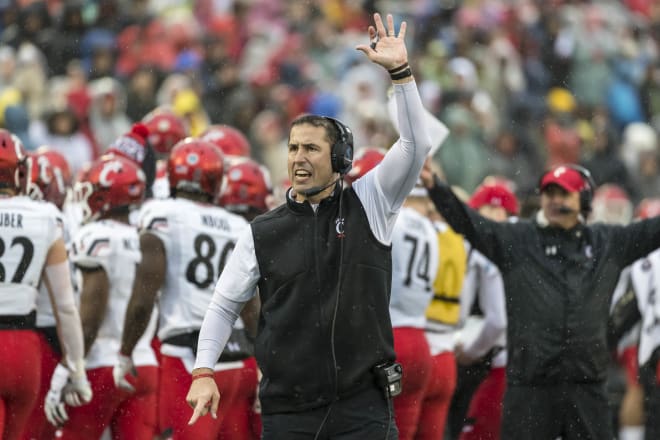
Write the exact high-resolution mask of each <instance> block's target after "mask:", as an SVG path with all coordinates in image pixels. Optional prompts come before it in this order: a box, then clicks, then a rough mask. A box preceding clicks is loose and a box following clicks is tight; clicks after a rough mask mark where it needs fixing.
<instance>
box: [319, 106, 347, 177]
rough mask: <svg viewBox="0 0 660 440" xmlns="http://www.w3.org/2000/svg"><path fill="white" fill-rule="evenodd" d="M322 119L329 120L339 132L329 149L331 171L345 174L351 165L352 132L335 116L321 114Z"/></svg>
mask: <svg viewBox="0 0 660 440" xmlns="http://www.w3.org/2000/svg"><path fill="white" fill-rule="evenodd" d="M323 119H325V120H327V121H329V122H330V123H331V124H332V125H333V126H334V127H335V129H336V130H337V133H338V134H339V139H338V140H337V142H335V143H334V144H332V147H331V149H330V161H331V163H332V171H334V172H335V173H339V174H340V175H342V176H345V175H346V174H347V173H348V172H349V171H350V170H351V168H352V167H353V132H352V131H351V129H350V128H348V127H347V126H346V125H344V123H342V122H340V121H339V120H337V119H335V118H331V117H329V116H323Z"/></svg>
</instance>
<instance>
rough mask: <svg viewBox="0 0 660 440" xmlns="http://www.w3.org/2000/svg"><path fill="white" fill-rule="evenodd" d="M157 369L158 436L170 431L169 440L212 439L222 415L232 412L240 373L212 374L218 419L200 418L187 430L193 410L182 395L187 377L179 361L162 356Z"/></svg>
mask: <svg viewBox="0 0 660 440" xmlns="http://www.w3.org/2000/svg"><path fill="white" fill-rule="evenodd" d="M162 362H163V363H162V365H161V369H160V371H161V372H160V390H159V396H158V411H159V417H158V423H159V430H160V432H161V433H163V432H165V431H171V433H172V439H174V440H180V439H186V440H187V439H190V440H204V439H216V438H217V437H218V435H219V433H220V426H221V424H222V421H223V420H224V419H225V416H226V414H227V413H228V412H229V410H230V409H231V408H232V406H233V404H234V399H235V398H236V394H237V393H238V390H239V387H240V382H241V377H242V375H243V369H241V368H236V369H234V370H225V371H216V372H215V383H216V384H217V385H218V390H219V391H220V405H219V407H218V418H217V419H214V418H212V417H211V416H210V415H206V416H204V417H200V418H199V419H198V420H197V422H196V423H195V424H194V425H192V426H189V425H188V420H190V417H192V413H193V410H192V408H191V407H190V405H188V402H186V395H187V394H188V390H189V389H190V385H191V384H192V378H191V376H190V373H188V371H186V368H185V367H184V366H183V362H182V361H181V359H179V358H177V357H172V356H167V355H165V354H163V355H162Z"/></svg>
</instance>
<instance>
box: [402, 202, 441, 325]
mask: <svg viewBox="0 0 660 440" xmlns="http://www.w3.org/2000/svg"><path fill="white" fill-rule="evenodd" d="M438 258H439V256H438V240H437V238H436V231H435V228H434V227H433V223H432V222H431V220H429V219H428V218H427V217H425V216H423V215H422V214H420V213H419V212H417V211H415V210H414V209H412V208H407V207H405V206H404V207H403V208H402V209H401V212H400V213H399V217H398V218H397V220H396V224H395V225H394V231H393V233H392V296H391V298H390V316H391V319H392V327H414V328H424V326H425V325H426V309H427V307H428V305H429V302H430V301H431V298H432V296H433V282H434V281H435V274H436V273H437V267H438V261H439V260H438Z"/></svg>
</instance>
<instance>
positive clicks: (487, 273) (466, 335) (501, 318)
mask: <svg viewBox="0 0 660 440" xmlns="http://www.w3.org/2000/svg"><path fill="white" fill-rule="evenodd" d="M465 246H466V248H467V249H466V250H467V251H468V254H469V258H468V265H467V271H466V273H465V278H464V279H463V288H462V289H461V295H460V301H461V308H460V320H459V325H460V327H461V330H459V331H458V332H457V334H456V339H457V341H460V342H461V343H462V344H463V349H464V351H465V352H466V353H468V354H469V355H471V356H472V357H475V358H476V357H481V356H483V355H485V354H486V353H487V352H488V351H489V350H490V349H492V348H493V347H495V346H497V347H501V348H505V347H506V332H504V333H502V334H501V335H499V336H498V337H495V335H494V334H493V333H494V332H492V331H488V329H486V330H484V327H483V324H485V323H487V322H492V323H493V324H495V325H498V328H501V327H503V326H505V325H506V321H507V317H506V305H505V294H504V282H503V281H502V274H501V273H500V270H499V269H498V268H497V266H495V264H494V263H493V262H492V261H490V260H489V259H488V258H486V257H485V256H484V255H483V254H482V253H481V252H479V251H477V250H475V249H471V250H470V244H469V243H467V242H466V243H465ZM477 302H478V304H479V308H480V309H481V311H482V313H483V316H480V317H479V318H478V320H479V321H480V322H481V324H482V326H481V327H480V328H479V330H478V331H473V332H472V334H471V335H470V333H471V332H470V331H469V329H467V328H466V327H465V326H466V324H467V323H468V321H469V319H470V317H471V315H470V314H471V312H472V310H473V307H474V306H475V304H476V303H477ZM500 353H501V354H500V355H499V361H498V364H499V365H496V366H502V365H504V364H505V363H506V350H502V351H501V352H500ZM494 364H495V362H494Z"/></svg>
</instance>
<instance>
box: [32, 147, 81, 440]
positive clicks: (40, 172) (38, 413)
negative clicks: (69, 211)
mask: <svg viewBox="0 0 660 440" xmlns="http://www.w3.org/2000/svg"><path fill="white" fill-rule="evenodd" d="M28 161H29V165H28V166H29V169H30V172H29V173H28V175H29V179H27V182H26V183H27V187H26V194H28V195H29V196H30V198H32V199H33V200H39V201H44V200H45V201H47V202H51V203H52V204H53V205H55V206H56V207H57V208H58V210H59V211H60V213H61V214H60V215H61V216H62V220H63V222H62V232H63V238H64V243H65V245H66V246H67V249H68V248H69V244H70V238H71V234H70V232H71V224H70V222H69V220H70V219H69V217H67V216H66V215H64V213H63V212H62V208H63V206H64V202H65V200H66V198H67V196H68V193H69V190H70V184H71V171H70V169H69V164H68V162H67V161H66V158H65V157H64V156H63V155H62V154H61V153H59V152H57V151H55V150H53V149H51V148H49V147H46V146H42V147H39V148H38V149H37V151H35V152H34V153H32V154H30V155H29V157H28ZM71 281H72V283H73V289H74V293H77V292H76V283H75V277H74V278H72V280H71ZM37 330H38V333H39V342H40V347H41V380H40V387H39V395H38V398H37V402H36V404H35V406H34V408H32V414H31V415H30V419H29V422H28V424H27V426H26V429H25V432H24V438H25V439H44V440H45V439H52V438H53V437H54V436H55V426H53V425H52V424H51V423H49V422H48V420H47V419H46V413H45V412H44V398H45V397H46V394H47V393H48V390H49V388H50V380H51V378H52V375H53V371H54V369H55V367H56V366H57V363H58V362H59V361H60V359H61V357H62V351H61V347H60V344H59V340H58V338H57V327H56V321H55V316H54V314H53V308H52V306H51V302H50V297H49V295H48V289H46V286H45V285H44V284H43V283H42V284H41V286H40V287H39V295H38V296H37Z"/></svg>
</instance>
